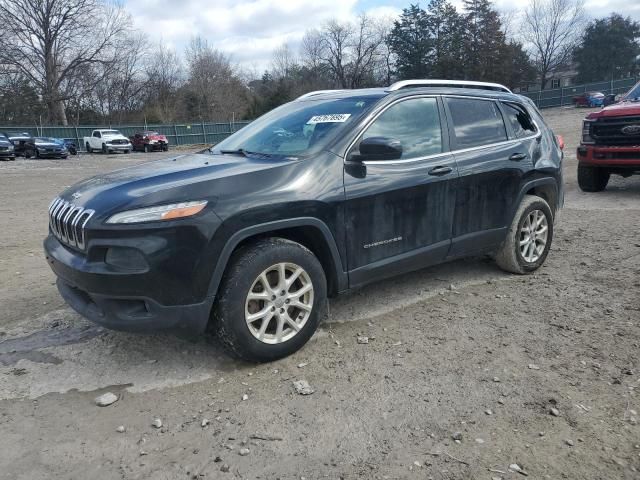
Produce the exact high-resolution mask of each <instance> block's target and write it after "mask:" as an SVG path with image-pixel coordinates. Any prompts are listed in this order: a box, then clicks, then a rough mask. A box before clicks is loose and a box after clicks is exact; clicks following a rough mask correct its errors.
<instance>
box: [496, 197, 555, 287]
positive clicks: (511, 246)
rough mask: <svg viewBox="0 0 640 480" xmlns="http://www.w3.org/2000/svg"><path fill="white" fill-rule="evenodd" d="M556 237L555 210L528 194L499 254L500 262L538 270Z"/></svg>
mask: <svg viewBox="0 0 640 480" xmlns="http://www.w3.org/2000/svg"><path fill="white" fill-rule="evenodd" d="M552 240H553V214H552V213H551V208H550V207H549V204H548V203H547V202H546V201H545V200H544V199H542V198H540V197H536V196H534V195H525V197H524V199H523V200H522V203H521V204H520V207H519V208H518V211H517V212H516V214H515V215H514V217H513V221H512V222H511V226H510V227H509V230H508V232H507V237H506V238H505V240H504V243H503V244H502V246H501V247H500V249H499V250H498V253H497V254H496V256H495V260H496V263H497V264H498V266H499V267H500V268H501V269H503V270H505V271H507V272H511V273H517V274H520V275H524V274H527V273H531V272H534V271H536V270H537V269H538V268H540V267H541V266H542V264H543V263H544V261H545V260H546V258H547V255H548V253H549V249H550V248H551V241H552Z"/></svg>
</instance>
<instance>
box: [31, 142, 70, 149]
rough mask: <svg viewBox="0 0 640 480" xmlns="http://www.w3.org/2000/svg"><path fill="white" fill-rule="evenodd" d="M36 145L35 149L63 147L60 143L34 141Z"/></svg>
mask: <svg viewBox="0 0 640 480" xmlns="http://www.w3.org/2000/svg"><path fill="white" fill-rule="evenodd" d="M34 143H35V144H36V146H37V147H60V148H62V147H64V145H63V144H62V142H56V141H53V142H49V141H42V140H36V141H35V142H34Z"/></svg>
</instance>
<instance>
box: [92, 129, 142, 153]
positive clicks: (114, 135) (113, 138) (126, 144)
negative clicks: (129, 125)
mask: <svg viewBox="0 0 640 480" xmlns="http://www.w3.org/2000/svg"><path fill="white" fill-rule="evenodd" d="M82 143H84V146H85V148H86V149H87V152H88V153H92V152H93V151H94V150H98V151H100V152H102V153H111V152H123V153H129V151H130V150H131V149H132V148H133V147H132V145H131V142H130V141H129V139H128V138H127V137H125V136H124V135H122V134H121V133H120V132H119V131H118V130H112V129H97V130H94V131H93V132H92V133H91V136H90V137H84V139H83V140H82Z"/></svg>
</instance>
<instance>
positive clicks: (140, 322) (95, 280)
mask: <svg viewBox="0 0 640 480" xmlns="http://www.w3.org/2000/svg"><path fill="white" fill-rule="evenodd" d="M44 250H45V255H46V258H47V262H48V263H49V266H50V267H51V269H52V270H53V272H54V273H55V274H56V276H57V277H58V279H57V282H56V285H57V287H58V291H59V292H60V295H61V296H62V297H63V298H64V300H65V301H66V302H67V304H69V306H70V307H71V308H73V309H74V310H75V311H76V312H78V313H79V314H80V315H82V316H84V317H85V318H87V319H89V320H90V321H92V322H94V323H97V324H99V325H102V326H104V327H107V328H110V329H114V330H124V331H130V332H148V333H153V332H159V331H170V332H172V333H178V334H183V335H194V334H199V333H202V332H203V331H204V330H205V329H206V326H207V323H208V321H209V314H210V312H211V307H212V305H213V297H205V298H204V300H203V301H202V302H198V303H189V304H164V303H161V301H159V300H158V299H157V298H154V296H155V295H154V288H155V287H158V284H160V285H167V287H168V284H169V282H165V281H163V277H162V275H161V274H160V273H158V272H157V271H154V270H153V269H151V270H144V271H139V272H122V271H117V270H116V269H114V268H113V267H110V266H109V265H107V264H105V263H101V262H97V261H94V260H89V259H88V258H87V257H86V256H85V255H84V254H81V253H78V252H75V251H73V250H71V249H69V248H67V247H65V246H64V245H62V244H61V243H60V242H59V241H58V239H57V238H55V237H54V236H53V235H49V236H48V237H47V238H46V239H45V241H44ZM134 285H135V286H136V287H135V288H134ZM147 292H148V293H147Z"/></svg>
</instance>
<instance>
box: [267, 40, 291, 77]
mask: <svg viewBox="0 0 640 480" xmlns="http://www.w3.org/2000/svg"><path fill="white" fill-rule="evenodd" d="M296 63H297V62H296V59H295V56H294V54H293V52H292V51H291V48H289V45H288V44H286V43H283V44H282V45H281V46H280V47H278V48H276V49H275V50H274V52H273V58H272V60H271V74H272V75H273V76H274V77H275V78H287V77H289V75H290V74H291V70H292V69H293V68H294V67H295V66H296Z"/></svg>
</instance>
